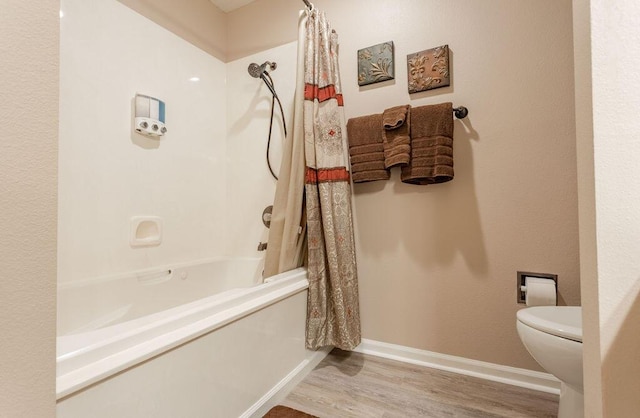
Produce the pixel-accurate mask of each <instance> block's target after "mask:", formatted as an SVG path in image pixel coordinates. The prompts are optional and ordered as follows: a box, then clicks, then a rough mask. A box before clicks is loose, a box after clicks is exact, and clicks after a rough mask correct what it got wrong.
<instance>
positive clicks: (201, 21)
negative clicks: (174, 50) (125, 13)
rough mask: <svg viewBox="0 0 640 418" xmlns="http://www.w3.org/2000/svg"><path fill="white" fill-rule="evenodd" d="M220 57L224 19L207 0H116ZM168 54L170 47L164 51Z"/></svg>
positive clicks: (223, 53) (224, 42)
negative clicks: (186, 0)
mask: <svg viewBox="0 0 640 418" xmlns="http://www.w3.org/2000/svg"><path fill="white" fill-rule="evenodd" d="M118 1H119V2H120V3H122V4H124V5H126V6H128V7H130V8H131V9H133V10H135V11H136V12H138V13H140V14H141V15H143V16H145V17H147V18H149V19H151V20H152V21H154V22H155V23H157V24H158V25H160V26H162V27H164V28H166V29H168V30H170V31H171V32H173V33H175V34H176V35H178V36H180V37H182V38H183V39H184V40H186V41H187V42H191V43H192V44H193V45H195V46H197V47H198V48H200V49H202V50H204V51H206V52H208V53H209V54H211V55H213V56H214V57H216V58H218V59H219V60H221V61H226V59H227V19H226V15H225V13H224V12H222V11H221V10H220V9H218V8H217V7H216V6H214V5H213V3H211V2H210V1H209V0H189V1H188V2H185V1H175V0H118ZM167 53H168V54H171V51H167Z"/></svg>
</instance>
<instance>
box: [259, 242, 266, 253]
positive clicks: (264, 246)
mask: <svg viewBox="0 0 640 418" xmlns="http://www.w3.org/2000/svg"><path fill="white" fill-rule="evenodd" d="M266 249H267V243H266V242H261V243H259V244H258V251H264V250H266Z"/></svg>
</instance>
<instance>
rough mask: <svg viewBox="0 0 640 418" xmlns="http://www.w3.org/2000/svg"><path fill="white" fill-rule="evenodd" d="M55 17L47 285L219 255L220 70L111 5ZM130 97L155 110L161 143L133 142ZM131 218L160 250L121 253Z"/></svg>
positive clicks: (82, 4)
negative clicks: (52, 278)
mask: <svg viewBox="0 0 640 418" xmlns="http://www.w3.org/2000/svg"><path fill="white" fill-rule="evenodd" d="M61 10H63V12H64V18H62V19H61V20H60V141H59V142H60V145H59V170H60V172H59V199H58V201H59V203H58V204H59V219H58V282H59V283H69V282H74V281H78V280H84V279H86V278H90V277H101V276H104V275H112V274H120V273H124V272H131V271H135V270H139V269H144V268H149V267H153V266H159V265H163V264H166V263H176V262H185V261H192V260H199V259H203V258H207V257H211V256H212V255H221V254H226V252H225V242H226V240H225V239H224V238H222V239H221V237H226V229H227V225H228V222H227V221H226V220H225V216H224V214H225V213H226V202H227V200H226V199H224V196H225V193H226V182H227V170H226V163H227V161H226V141H225V137H226V131H227V125H226V123H227V113H226V112H227V111H226V105H227V103H226V84H225V78H226V65H225V63H224V62H222V61H220V60H218V59H216V58H213V57H212V56H211V55H209V54H207V53H206V52H204V51H202V50H200V49H198V48H196V47H194V46H193V45H191V44H190V43H188V42H186V41H185V40H183V39H181V38H179V37H178V36H176V35H174V34H173V33H171V32H169V31H167V30H165V29H163V28H161V27H160V26H158V25H156V24H155V23H153V22H151V21H150V20H148V19H146V18H144V17H143V16H141V15H139V14H137V13H136V12H134V11H133V10H131V9H129V8H128V7H126V6H124V5H123V4H121V3H119V2H117V1H115V0H108V1H97V2H94V1H91V2H87V1H83V0H62V2H61ZM194 76H197V77H198V78H199V81H198V82H193V81H190V79H192V77H194ZM136 93H141V94H147V95H150V96H153V97H157V98H158V99H160V100H162V101H164V102H165V104H166V122H167V127H168V131H167V133H166V134H165V135H164V136H162V137H161V138H159V139H158V138H156V139H153V138H148V137H145V136H143V135H140V134H138V133H136V132H134V130H133V127H132V123H133V116H134V114H133V107H132V106H133V104H134V98H135V96H136ZM216 214H217V215H216ZM139 215H145V216H147V215H148V216H150V217H159V218H162V243H161V244H160V243H159V242H158V240H156V241H155V243H156V244H160V245H156V246H150V247H136V248H132V246H131V243H130V235H131V232H130V228H131V218H132V217H134V216H139ZM155 219H157V218H155ZM158 232H159V231H158ZM153 236H154V234H152V233H151V232H150V233H149V234H148V236H146V238H149V242H151V241H152V238H153ZM142 238H145V236H144V234H143V237H142ZM143 241H144V240H143ZM136 242H138V243H140V241H136ZM136 242H134V243H136Z"/></svg>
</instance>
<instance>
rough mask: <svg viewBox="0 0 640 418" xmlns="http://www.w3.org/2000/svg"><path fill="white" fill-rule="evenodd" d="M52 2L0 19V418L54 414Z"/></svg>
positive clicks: (11, 7)
mask: <svg viewBox="0 0 640 418" xmlns="http://www.w3.org/2000/svg"><path fill="white" fill-rule="evenodd" d="M58 8H59V4H58V2H57V1H50V0H47V1H40V2H37V3H36V2H24V1H21V0H7V1H4V2H3V3H2V13H0V56H1V57H2V59H1V60H0V74H2V76H0V92H2V93H0V114H1V115H2V129H1V130H0V143H1V144H2V152H0V195H1V196H2V197H1V198H0V213H1V214H2V216H0V260H2V261H1V262H0V267H1V268H0V330H1V332H2V338H1V339H0V358H2V361H1V362H0V376H1V378H0V416H2V417H52V416H54V414H55V411H54V407H55V320H56V311H55V284H56V197H57V193H56V176H57V172H56V170H57V156H58V142H57V140H58V32H59V29H58V23H59V22H58Z"/></svg>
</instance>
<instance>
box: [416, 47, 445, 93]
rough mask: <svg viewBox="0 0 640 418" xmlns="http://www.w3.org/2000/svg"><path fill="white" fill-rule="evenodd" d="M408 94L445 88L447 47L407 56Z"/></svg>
mask: <svg viewBox="0 0 640 418" xmlns="http://www.w3.org/2000/svg"><path fill="white" fill-rule="evenodd" d="M407 72H408V77H409V93H418V92H421V91H426V90H431V89H437V88H439V87H446V86H448V85H450V84H451V79H450V75H449V45H442V46H439V47H436V48H431V49H427V50H424V51H420V52H416V53H413V54H409V55H407Z"/></svg>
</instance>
